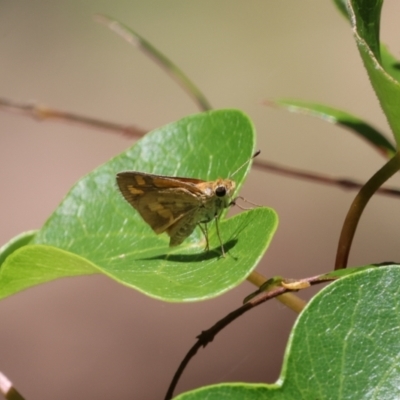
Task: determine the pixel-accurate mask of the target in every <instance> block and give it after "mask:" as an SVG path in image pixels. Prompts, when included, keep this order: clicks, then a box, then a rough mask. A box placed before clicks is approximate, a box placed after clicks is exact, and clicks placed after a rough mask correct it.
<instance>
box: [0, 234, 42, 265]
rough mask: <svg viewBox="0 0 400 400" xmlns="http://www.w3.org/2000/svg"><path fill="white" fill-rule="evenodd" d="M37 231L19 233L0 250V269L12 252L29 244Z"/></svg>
mask: <svg viewBox="0 0 400 400" xmlns="http://www.w3.org/2000/svg"><path fill="white" fill-rule="evenodd" d="M36 232H37V231H28V232H23V233H20V234H19V235H18V236H15V237H14V238H12V239H11V240H10V241H9V242H8V243H6V244H5V245H4V246H2V247H1V248H0V268H1V266H2V264H3V262H4V260H5V259H6V258H7V257H8V256H9V255H10V254H11V253H13V252H14V251H16V250H18V249H19V248H20V247H22V246H26V245H27V244H28V243H30V242H31V241H32V239H33V237H34V236H35V234H36Z"/></svg>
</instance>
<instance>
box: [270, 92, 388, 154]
mask: <svg viewBox="0 0 400 400" xmlns="http://www.w3.org/2000/svg"><path fill="white" fill-rule="evenodd" d="M273 104H276V105H278V106H280V107H284V108H286V109H287V110H288V111H291V112H296V113H302V114H308V115H312V116H315V117H318V118H321V119H323V120H324V121H327V122H330V123H333V124H338V125H340V126H343V127H344V128H347V129H349V130H350V131H351V132H353V133H355V134H357V135H359V136H360V137H361V138H363V139H364V140H366V141H367V142H369V143H370V144H371V145H372V146H374V147H375V148H376V150H378V151H379V152H380V153H382V154H384V155H385V156H386V157H389V158H390V157H392V156H393V155H394V153H395V152H396V149H395V148H394V146H393V145H392V144H391V143H390V142H389V141H388V140H387V139H386V137H385V136H384V135H383V134H382V133H381V132H379V131H378V130H377V129H375V128H374V127H373V126H372V125H370V124H368V123H367V122H365V121H363V120H362V119H361V118H358V117H356V116H354V115H352V114H350V113H348V112H346V111H343V110H339V109H337V108H333V107H329V106H326V105H323V104H318V103H311V102H306V101H301V100H289V99H281V100H276V101H274V102H273Z"/></svg>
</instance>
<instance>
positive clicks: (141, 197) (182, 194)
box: [117, 171, 202, 236]
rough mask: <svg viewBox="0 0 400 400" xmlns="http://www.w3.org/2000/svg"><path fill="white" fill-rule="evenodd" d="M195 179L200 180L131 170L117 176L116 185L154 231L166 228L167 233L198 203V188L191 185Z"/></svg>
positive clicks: (193, 209) (194, 208) (171, 233)
mask: <svg viewBox="0 0 400 400" xmlns="http://www.w3.org/2000/svg"><path fill="white" fill-rule="evenodd" d="M197 182H202V181H199V180H197V179H193V180H192V179H188V180H187V181H179V180H177V179H175V178H169V177H164V176H159V175H151V174H145V173H141V172H134V171H127V172H120V173H119V174H118V175H117V184H118V187H119V189H120V191H121V193H122V195H123V196H124V198H125V199H126V201H127V202H128V203H129V204H131V206H132V207H133V208H135V209H136V210H137V211H138V212H139V214H140V215H141V217H142V218H143V219H144V221H145V222H147V223H148V224H149V225H150V226H151V228H152V229H153V230H154V232H156V233H157V234H159V233H162V232H165V231H167V233H168V234H169V235H170V236H172V235H173V234H174V232H175V231H176V227H177V226H178V227H179V226H181V224H179V221H182V220H187V218H185V217H187V216H188V214H191V213H192V212H194V211H195V210H197V208H198V207H199V206H200V200H199V198H198V193H197V192H198V189H197V188H196V187H195V186H194V185H195V184H196V183H197ZM182 222H183V221H182ZM174 227H175V228H174ZM193 229H194V227H193ZM193 229H192V231H193Z"/></svg>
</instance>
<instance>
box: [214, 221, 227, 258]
mask: <svg viewBox="0 0 400 400" xmlns="http://www.w3.org/2000/svg"><path fill="white" fill-rule="evenodd" d="M218 221H219V218H218V217H216V218H215V226H216V228H217V235H218V239H219V243H220V244H221V252H222V257H224V258H225V250H224V245H223V244H222V239H221V234H220V233H219V223H218Z"/></svg>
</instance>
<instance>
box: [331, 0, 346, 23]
mask: <svg viewBox="0 0 400 400" xmlns="http://www.w3.org/2000/svg"><path fill="white" fill-rule="evenodd" d="M333 2H334V4H335V6H336V7H337V9H338V11H339V12H340V13H341V14H342V15H343V17H345V18H346V19H349V14H348V12H347V5H346V3H347V1H346V0H333Z"/></svg>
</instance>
